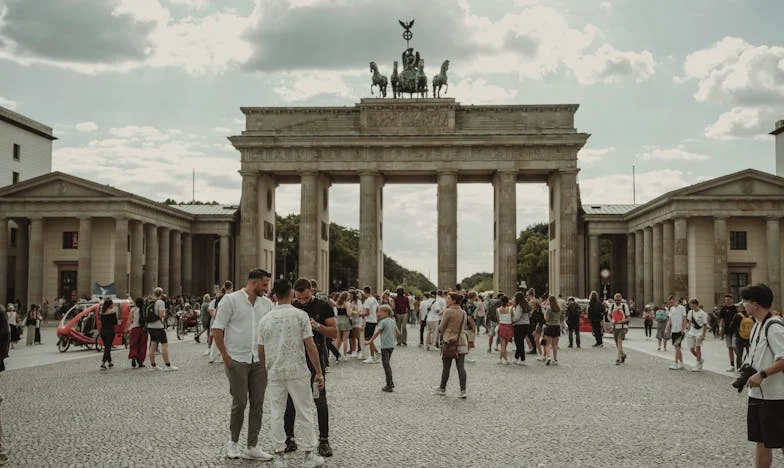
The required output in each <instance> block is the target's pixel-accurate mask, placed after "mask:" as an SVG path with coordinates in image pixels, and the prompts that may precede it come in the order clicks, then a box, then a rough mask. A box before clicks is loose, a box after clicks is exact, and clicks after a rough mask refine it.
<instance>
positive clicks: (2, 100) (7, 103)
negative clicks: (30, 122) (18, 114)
mask: <svg viewBox="0 0 784 468" xmlns="http://www.w3.org/2000/svg"><path fill="white" fill-rule="evenodd" d="M16 105H17V102H16V101H13V100H11V99H8V98H6V97H3V96H0V106H3V107H5V108H7V109H11V110H16Z"/></svg>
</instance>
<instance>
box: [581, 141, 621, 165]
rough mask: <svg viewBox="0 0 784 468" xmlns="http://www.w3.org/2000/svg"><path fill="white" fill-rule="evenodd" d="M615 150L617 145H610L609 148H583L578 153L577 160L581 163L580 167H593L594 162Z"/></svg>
mask: <svg viewBox="0 0 784 468" xmlns="http://www.w3.org/2000/svg"><path fill="white" fill-rule="evenodd" d="M614 152H615V147H614V146H610V147H608V148H596V149H593V148H583V149H581V150H580V152H579V153H577V162H578V163H579V165H580V167H591V166H593V165H594V164H596V163H598V162H599V161H601V160H602V159H604V157H605V156H607V155H608V154H610V153H614Z"/></svg>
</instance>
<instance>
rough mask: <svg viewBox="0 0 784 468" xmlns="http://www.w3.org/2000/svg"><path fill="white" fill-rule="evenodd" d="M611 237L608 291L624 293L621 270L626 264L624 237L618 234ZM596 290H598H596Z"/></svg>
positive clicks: (623, 277)
mask: <svg viewBox="0 0 784 468" xmlns="http://www.w3.org/2000/svg"><path fill="white" fill-rule="evenodd" d="M611 239H612V263H611V265H610V275H611V276H610V279H611V281H612V288H611V289H610V290H609V291H608V293H613V294H614V293H616V292H620V293H621V294H625V291H626V289H627V287H626V285H625V284H624V283H625V281H626V276H625V275H624V273H623V270H624V268H625V266H626V239H624V238H621V237H620V236H612V238H611ZM622 291H623V292H622ZM588 292H590V291H588ZM597 292H599V291H598V290H597ZM586 297H587V295H586Z"/></svg>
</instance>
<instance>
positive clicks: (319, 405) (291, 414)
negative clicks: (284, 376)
mask: <svg viewBox="0 0 784 468" xmlns="http://www.w3.org/2000/svg"><path fill="white" fill-rule="evenodd" d="M314 377H315V375H314V374H313V373H312V372H311V374H310V384H311V385H313V379H314ZM314 401H315V402H316V416H317V417H318V427H319V440H328V439H329V408H328V407H327V387H326V386H324V389H323V390H321V392H319V397H318V398H315V399H314ZM296 418H297V410H295V409H294V402H293V401H291V396H289V398H288V400H287V401H286V413H285V414H284V415H283V430H284V431H285V432H286V438H287V439H293V438H294V420H295V419H296Z"/></svg>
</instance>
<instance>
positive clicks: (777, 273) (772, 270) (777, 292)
mask: <svg viewBox="0 0 784 468" xmlns="http://www.w3.org/2000/svg"><path fill="white" fill-rule="evenodd" d="M765 227H766V230H765V231H766V239H767V242H768V251H767V254H768V280H767V282H766V284H767V285H768V286H769V287H770V289H771V290H772V291H773V306H772V308H773V309H775V310H781V309H779V304H782V301H781V219H780V218H777V217H771V218H768V219H767V220H766V222H765ZM31 238H32V236H31ZM31 245H32V241H31Z"/></svg>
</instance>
